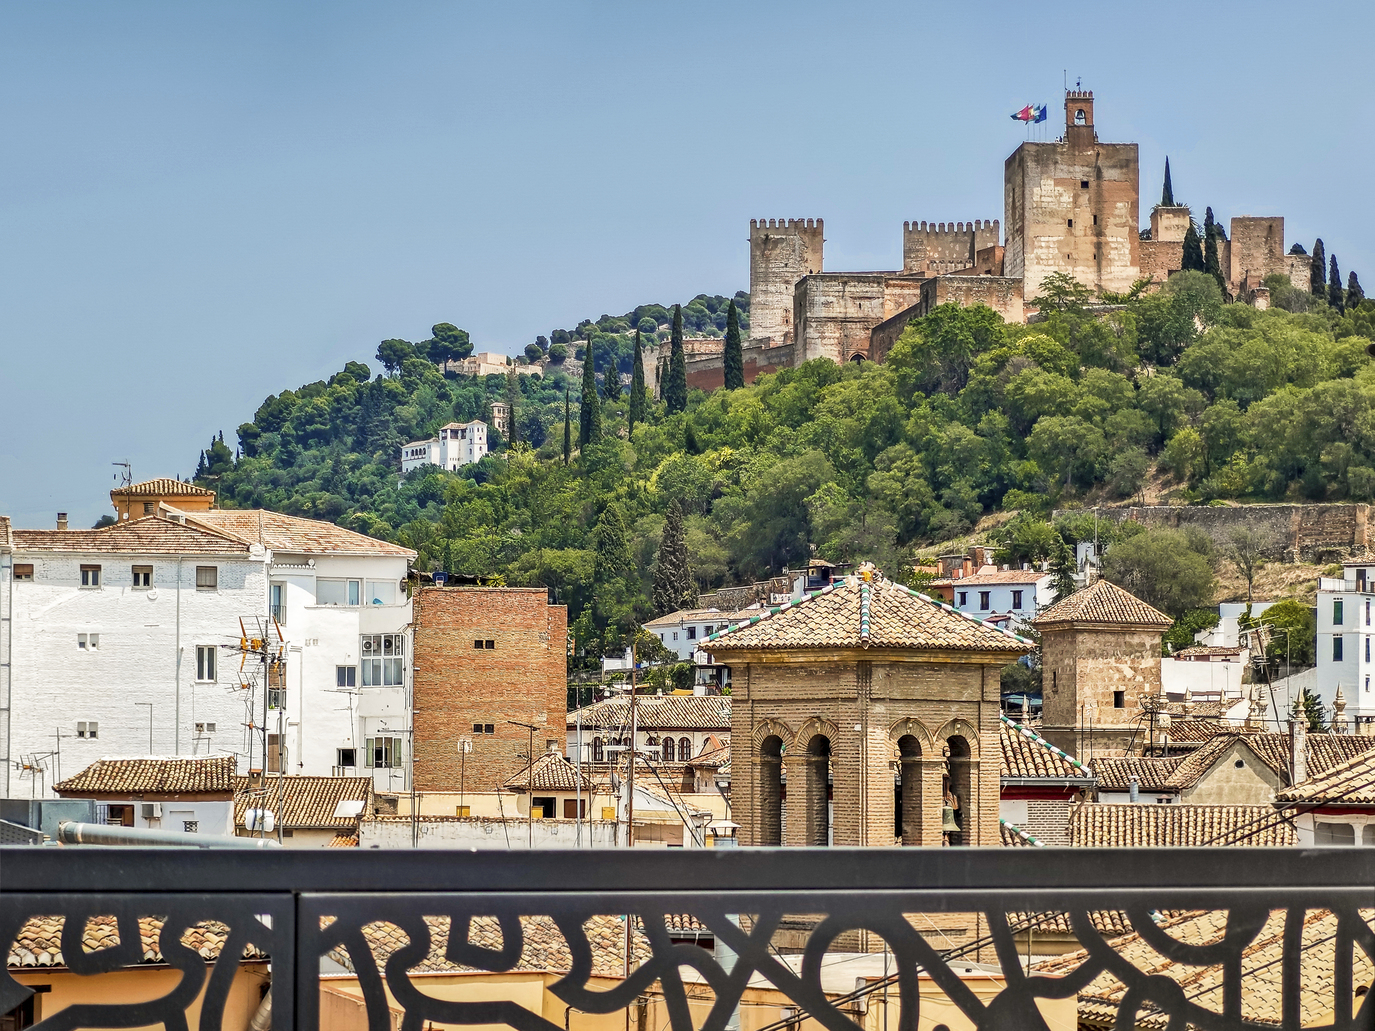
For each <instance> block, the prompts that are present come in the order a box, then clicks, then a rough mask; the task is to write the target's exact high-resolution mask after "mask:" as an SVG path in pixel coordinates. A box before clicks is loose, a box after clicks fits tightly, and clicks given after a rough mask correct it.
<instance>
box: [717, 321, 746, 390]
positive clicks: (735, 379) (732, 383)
mask: <svg viewBox="0 0 1375 1031" xmlns="http://www.w3.org/2000/svg"><path fill="white" fill-rule="evenodd" d="M722 361H723V365H724V370H725V376H726V383H725V387H726V389H727V390H739V389H740V388H741V387H743V386H744V385H745V357H744V355H743V354H742V353H741V350H740V313H739V312H738V311H736V309H735V302H734V301H731V302H730V304H729V305H728V306H727V308H726V352H725V356H724V358H723V359H722Z"/></svg>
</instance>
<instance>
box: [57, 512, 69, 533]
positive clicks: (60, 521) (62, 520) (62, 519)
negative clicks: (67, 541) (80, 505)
mask: <svg viewBox="0 0 1375 1031" xmlns="http://www.w3.org/2000/svg"><path fill="white" fill-rule="evenodd" d="M57 528H58V529H59V530H65V529H66V528H67V513H66V512H59V513H57Z"/></svg>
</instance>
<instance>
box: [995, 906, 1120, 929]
mask: <svg viewBox="0 0 1375 1031" xmlns="http://www.w3.org/2000/svg"><path fill="white" fill-rule="evenodd" d="M1007 918H1008V920H1009V921H1010V922H1011V923H1012V926H1013V927H1018V926H1019V925H1023V924H1027V923H1032V926H1033V927H1034V929H1035V931H1036V933H1037V934H1069V935H1072V934H1074V925H1073V923H1071V921H1070V917H1069V914H1068V913H1058V912H1048V913H1008V914H1007ZM1089 923H1091V924H1092V925H1093V927H1094V929H1095V930H1096V931H1098V932H1099V933H1100V934H1106V935H1118V934H1126V933H1128V932H1129V931H1130V930H1131V929H1132V925H1131V918H1130V917H1129V916H1127V914H1126V913H1125V912H1123V911H1122V910H1120V909H1091V910H1089Z"/></svg>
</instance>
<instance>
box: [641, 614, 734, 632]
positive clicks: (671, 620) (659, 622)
mask: <svg viewBox="0 0 1375 1031" xmlns="http://www.w3.org/2000/svg"><path fill="white" fill-rule="evenodd" d="M759 611H760V610H759V609H740V610H734V609H731V610H726V611H722V610H721V609H679V610H678V611H677V612H670V613H668V614H667V615H663V616H660V617H658V618H657V619H651V620H650V621H649V622H648V623H646V624H644V625H645V627H646V628H649V629H655V628H659V627H662V628H664V629H673V628H674V627H677V626H680V625H682V624H684V623H732V622H739V621H740V620H742V619H748V618H749V617H750V616H751V615H753V614H754V613H757V612H759Z"/></svg>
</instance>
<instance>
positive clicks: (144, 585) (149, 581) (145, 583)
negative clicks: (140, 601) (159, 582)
mask: <svg viewBox="0 0 1375 1031" xmlns="http://www.w3.org/2000/svg"><path fill="white" fill-rule="evenodd" d="M133 573H134V590H136V591H143V590H147V589H148V588H149V587H152V586H153V567H152V566H134V569H133Z"/></svg>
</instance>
